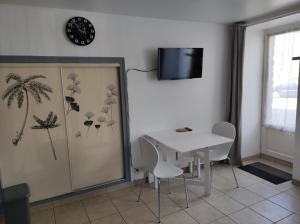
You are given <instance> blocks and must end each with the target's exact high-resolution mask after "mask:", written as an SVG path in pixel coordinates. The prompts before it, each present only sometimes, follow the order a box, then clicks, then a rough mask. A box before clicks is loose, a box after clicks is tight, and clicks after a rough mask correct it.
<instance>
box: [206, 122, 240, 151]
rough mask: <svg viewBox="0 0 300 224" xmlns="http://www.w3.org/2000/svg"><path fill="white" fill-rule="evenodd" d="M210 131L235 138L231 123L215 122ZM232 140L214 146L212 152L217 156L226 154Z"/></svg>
mask: <svg viewBox="0 0 300 224" xmlns="http://www.w3.org/2000/svg"><path fill="white" fill-rule="evenodd" d="M212 133H214V134H217V135H221V136H224V137H227V138H231V139H235V136H236V130H235V127H234V125H233V124H231V123H229V122H225V121H221V122H219V123H216V124H215V125H214V126H213V128H212ZM232 144H233V142H231V143H226V144H222V145H219V146H216V147H215V148H214V150H213V154H215V155H218V156H219V157H222V156H228V154H229V152H230V149H231V146H232Z"/></svg>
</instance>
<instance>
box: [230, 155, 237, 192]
mask: <svg viewBox="0 0 300 224" xmlns="http://www.w3.org/2000/svg"><path fill="white" fill-rule="evenodd" d="M229 163H230V166H231V170H232V173H233V176H234V180H235V183H236V187H237V188H239V184H238V181H237V178H236V175H235V172H234V169H233V165H232V162H231V160H230V159H229Z"/></svg>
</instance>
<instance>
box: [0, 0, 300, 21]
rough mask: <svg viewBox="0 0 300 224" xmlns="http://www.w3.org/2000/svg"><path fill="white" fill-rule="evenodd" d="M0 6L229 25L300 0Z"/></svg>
mask: <svg viewBox="0 0 300 224" xmlns="http://www.w3.org/2000/svg"><path fill="white" fill-rule="evenodd" d="M0 3H6V4H22V5H34V6H44V7H53V8H63V9H76V10H85V11H94V12H103V13H111V14H120V15H130V16H141V17H153V18H164V19H175V20H190V21H202V22H216V23H230V22H236V21H241V20H245V19H249V18H253V17H257V16H261V15H264V14H267V13H271V12H273V11H276V10H280V9H282V8H285V7H291V6H294V5H295V4H300V0H0Z"/></svg>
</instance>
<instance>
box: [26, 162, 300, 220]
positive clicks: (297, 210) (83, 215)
mask: <svg viewBox="0 0 300 224" xmlns="http://www.w3.org/2000/svg"><path fill="white" fill-rule="evenodd" d="M285 169H286V170H288V171H289V168H286V167H285ZM235 170H236V174H237V178H238V181H239V183H240V186H241V187H240V188H239V189H235V186H234V179H233V176H232V173H231V169H230V167H228V166H226V165H217V166H215V167H214V172H213V182H212V184H213V187H212V193H211V195H210V196H208V197H203V196H202V194H203V187H199V186H189V198H190V207H189V208H187V209H186V208H185V195H184V191H183V186H182V183H181V182H176V183H172V193H171V194H168V187H167V184H166V182H163V183H162V196H161V208H162V211H161V214H162V223H163V224H197V223H198V224H199V223H200V224H235V223H240V224H265V223H266V224H267V223H278V224H300V187H296V186H294V185H293V184H291V182H286V183H283V184H280V185H273V184H271V183H269V182H266V181H264V180H262V179H260V178H258V177H255V176H253V175H251V174H249V173H246V172H244V171H242V170H240V169H237V168H236V169H235ZM137 195H138V186H123V187H122V188H120V187H118V188H113V189H106V190H100V191H96V192H92V193H89V194H86V195H82V196H80V197H74V198H69V199H66V200H62V201H58V202H54V203H51V204H48V205H43V206H39V207H34V208H32V224H145V223H155V222H156V212H157V203H156V198H157V195H156V192H155V190H154V189H153V188H152V187H151V186H149V185H145V188H144V192H143V195H142V200H141V202H136V199H137Z"/></svg>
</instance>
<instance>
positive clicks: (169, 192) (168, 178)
mask: <svg viewBox="0 0 300 224" xmlns="http://www.w3.org/2000/svg"><path fill="white" fill-rule="evenodd" d="M168 186H169V194H171V184H170V178H168Z"/></svg>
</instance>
